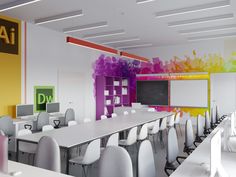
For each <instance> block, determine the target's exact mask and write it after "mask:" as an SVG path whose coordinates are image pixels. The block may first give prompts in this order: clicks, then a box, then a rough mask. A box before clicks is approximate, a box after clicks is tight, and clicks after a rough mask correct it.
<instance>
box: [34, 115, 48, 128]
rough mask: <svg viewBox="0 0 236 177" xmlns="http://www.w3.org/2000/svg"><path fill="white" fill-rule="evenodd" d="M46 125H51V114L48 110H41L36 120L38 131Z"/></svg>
mask: <svg viewBox="0 0 236 177" xmlns="http://www.w3.org/2000/svg"><path fill="white" fill-rule="evenodd" d="M44 125H49V114H48V113H47V112H40V113H39V114H38V117H37V121H36V127H37V131H41V130H42V128H43V126H44Z"/></svg>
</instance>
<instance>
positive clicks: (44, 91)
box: [34, 86, 55, 112]
mask: <svg viewBox="0 0 236 177" xmlns="http://www.w3.org/2000/svg"><path fill="white" fill-rule="evenodd" d="M54 92H55V87H54V86H35V87H34V105H35V111H36V112H40V111H46V103H51V102H54V100H55V94H54Z"/></svg>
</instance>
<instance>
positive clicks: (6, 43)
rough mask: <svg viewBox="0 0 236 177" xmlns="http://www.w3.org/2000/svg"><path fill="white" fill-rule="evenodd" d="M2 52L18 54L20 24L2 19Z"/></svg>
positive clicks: (0, 35)
mask: <svg viewBox="0 0 236 177" xmlns="http://www.w3.org/2000/svg"><path fill="white" fill-rule="evenodd" d="M0 52H2V53H9V54H18V52H19V24H18V23H16V22H12V21H8V20H5V19H2V18H0Z"/></svg>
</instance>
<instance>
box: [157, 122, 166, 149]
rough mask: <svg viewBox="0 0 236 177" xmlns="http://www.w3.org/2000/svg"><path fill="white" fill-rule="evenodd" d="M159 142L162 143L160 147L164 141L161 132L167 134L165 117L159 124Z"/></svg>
mask: <svg viewBox="0 0 236 177" xmlns="http://www.w3.org/2000/svg"><path fill="white" fill-rule="evenodd" d="M159 131H160V141H161V143H162V145H163V146H164V141H163V136H164V134H163V132H164V131H166V132H167V117H164V118H163V119H162V120H161V124H160V129H159Z"/></svg>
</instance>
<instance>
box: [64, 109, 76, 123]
mask: <svg viewBox="0 0 236 177" xmlns="http://www.w3.org/2000/svg"><path fill="white" fill-rule="evenodd" d="M71 120H75V111H74V109H72V108H69V109H67V110H66V113H65V124H66V125H68V122H69V121H71Z"/></svg>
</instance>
